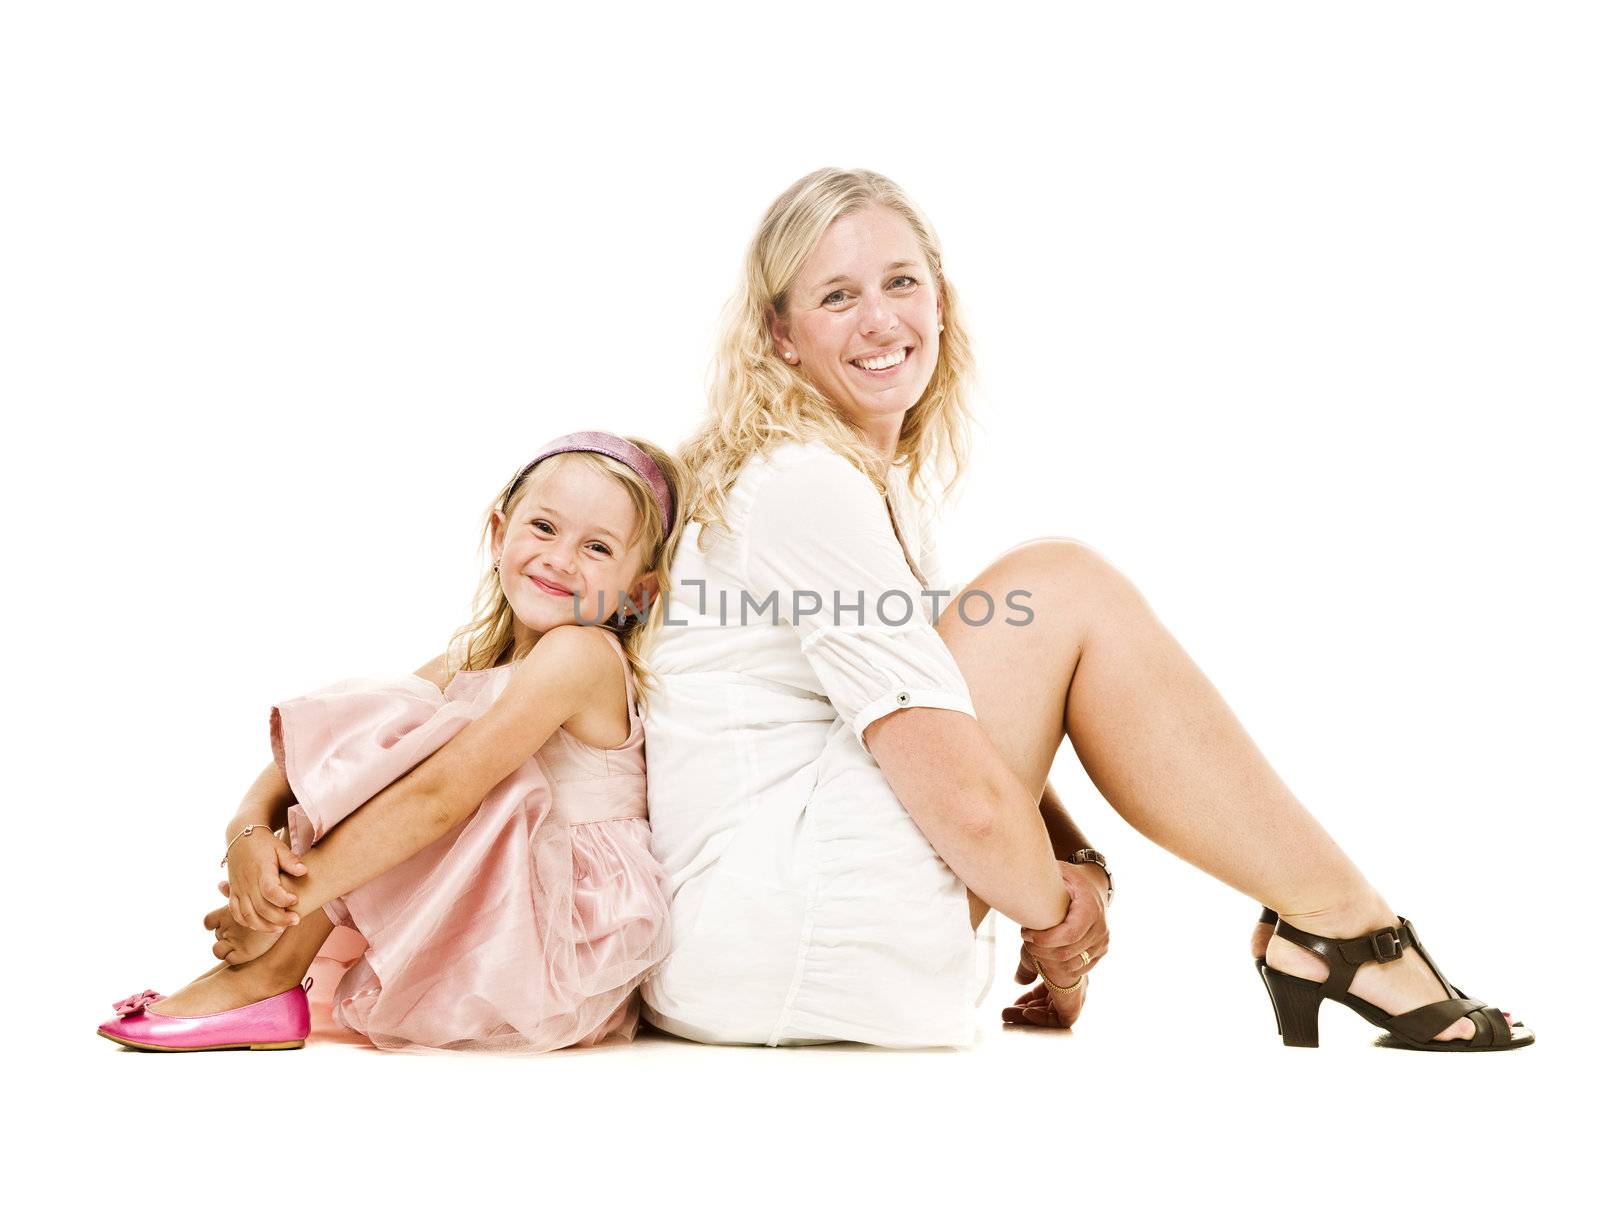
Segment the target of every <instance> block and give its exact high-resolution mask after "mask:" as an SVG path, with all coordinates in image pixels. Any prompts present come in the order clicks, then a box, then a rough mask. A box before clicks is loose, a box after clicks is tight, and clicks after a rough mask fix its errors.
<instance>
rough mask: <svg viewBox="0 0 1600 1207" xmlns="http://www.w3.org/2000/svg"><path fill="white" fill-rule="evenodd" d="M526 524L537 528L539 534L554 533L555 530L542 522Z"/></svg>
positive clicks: (532, 521) (535, 521) (536, 521)
mask: <svg viewBox="0 0 1600 1207" xmlns="http://www.w3.org/2000/svg"><path fill="white" fill-rule="evenodd" d="M528 522H529V523H530V524H532V525H533V526H534V527H535V528H537V529H538V530H539V531H540V532H554V531H555V529H554V528H552V527H550V525H549V524H548V523H546V522H545V521H544V520H530V521H528Z"/></svg>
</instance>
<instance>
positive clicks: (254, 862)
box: [228, 826, 306, 933]
mask: <svg viewBox="0 0 1600 1207" xmlns="http://www.w3.org/2000/svg"><path fill="white" fill-rule="evenodd" d="M280 873H286V874H288V875H290V876H304V875H305V873H306V865H305V864H303V863H301V862H300V857H299V856H298V855H296V854H295V853H294V852H293V851H292V850H290V848H289V844H288V843H286V842H284V841H283V840H282V839H280V838H279V837H278V836H277V835H276V834H274V833H273V832H272V831H271V830H269V829H267V828H266V827H265V826H263V827H261V828H260V829H258V830H253V831H251V832H250V833H249V834H246V835H245V836H244V837H243V838H241V839H239V840H238V841H237V842H235V843H234V844H233V845H232V846H231V847H229V848H228V912H229V914H231V915H232V916H233V920H234V921H235V922H237V923H239V925H240V926H245V927H248V928H249V929H251V930H263V931H271V932H273V933H277V932H278V931H281V930H282V929H283V928H284V927H285V926H293V925H295V924H296V923H297V922H299V921H300V918H299V916H298V915H296V914H295V913H294V911H293V910H292V909H291V908H290V907H291V906H292V905H294V904H295V902H296V901H298V900H299V898H297V897H296V896H295V895H294V894H293V893H291V892H290V891H289V889H288V886H287V885H285V884H284V883H283V879H282V875H281V874H280Z"/></svg>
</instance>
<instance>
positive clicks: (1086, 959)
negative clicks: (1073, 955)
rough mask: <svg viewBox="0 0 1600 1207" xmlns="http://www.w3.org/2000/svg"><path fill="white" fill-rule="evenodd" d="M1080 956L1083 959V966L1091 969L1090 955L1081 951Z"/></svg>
mask: <svg viewBox="0 0 1600 1207" xmlns="http://www.w3.org/2000/svg"><path fill="white" fill-rule="evenodd" d="M1078 954H1079V955H1080V956H1082V957H1083V966H1084V967H1085V968H1087V967H1089V953H1088V952H1086V951H1080V952H1079V953H1078Z"/></svg>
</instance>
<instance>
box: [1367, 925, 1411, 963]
mask: <svg viewBox="0 0 1600 1207" xmlns="http://www.w3.org/2000/svg"><path fill="white" fill-rule="evenodd" d="M1367 941H1368V942H1370V943H1371V944H1372V955H1373V958H1374V959H1376V960H1377V961H1378V963H1380V964H1388V963H1391V962H1393V961H1394V960H1398V959H1399V958H1400V957H1401V956H1402V955H1404V954H1405V944H1404V941H1403V939H1402V938H1401V935H1400V932H1399V931H1398V930H1396V929H1395V928H1394V927H1392V926H1386V927H1384V928H1383V929H1382V930H1375V931H1373V932H1372V933H1371V934H1370V935H1368V936H1367Z"/></svg>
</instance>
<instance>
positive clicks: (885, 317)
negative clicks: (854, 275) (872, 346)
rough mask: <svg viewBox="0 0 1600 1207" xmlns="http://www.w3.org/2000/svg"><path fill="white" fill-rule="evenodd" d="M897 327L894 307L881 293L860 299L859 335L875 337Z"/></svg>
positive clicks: (897, 319) (897, 322) (898, 322)
mask: <svg viewBox="0 0 1600 1207" xmlns="http://www.w3.org/2000/svg"><path fill="white" fill-rule="evenodd" d="M899 325H900V318H899V316H898V315H896V314H895V312H894V307H892V306H891V305H889V299H888V298H886V297H884V296H883V295H882V294H881V293H878V294H869V295H867V296H865V297H863V298H862V299H861V334H863V335H877V334H880V333H882V332H885V331H893V330H894V329H895V328H896V327H898V326H899Z"/></svg>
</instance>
